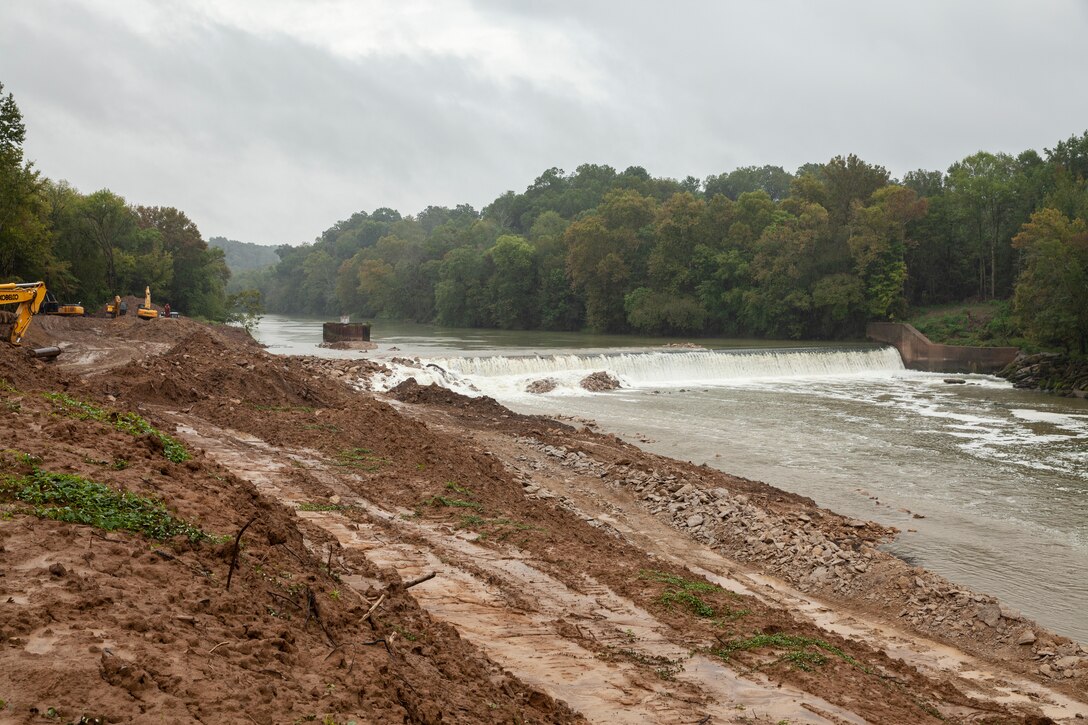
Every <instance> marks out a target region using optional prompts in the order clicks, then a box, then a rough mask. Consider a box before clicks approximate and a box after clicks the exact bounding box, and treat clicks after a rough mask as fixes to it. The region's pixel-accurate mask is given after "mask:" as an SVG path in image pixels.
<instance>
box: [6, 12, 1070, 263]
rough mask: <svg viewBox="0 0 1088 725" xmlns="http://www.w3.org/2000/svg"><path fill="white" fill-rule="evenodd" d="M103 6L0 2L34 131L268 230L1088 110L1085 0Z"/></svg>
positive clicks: (898, 151) (287, 233)
mask: <svg viewBox="0 0 1088 725" xmlns="http://www.w3.org/2000/svg"><path fill="white" fill-rule="evenodd" d="M130 5H132V6H133V8H135V9H137V10H139V9H140V8H143V7H145V6H144V5H143V4H142V3H140V2H135V1H134V2H132V3H130ZM103 7H104V6H102V5H99V4H97V3H96V1H95V0H84V2H62V1H61V0H39V1H35V2H31V1H30V0H14V1H13V2H10V3H4V4H3V5H0V81H2V82H3V83H4V84H5V86H6V90H8V91H11V92H13V93H14V94H15V96H16V100H17V101H18V102H19V104H20V107H21V108H22V110H23V113H24V116H25V117H26V121H27V126H28V141H27V153H28V156H29V157H30V158H32V159H34V160H35V161H36V163H37V164H38V167H39V168H40V169H41V170H42V171H43V172H44V173H46V174H47V175H49V176H51V177H53V178H66V179H68V180H70V181H71V182H72V183H73V184H74V185H76V186H77V187H78V188H80V189H81V190H83V191H91V190H94V189H97V188H102V187H109V188H111V189H113V190H114V191H117V192H118V193H121V194H123V195H125V197H126V198H128V199H129V200H130V201H132V202H136V203H146V204H166V205H171V206H177V207H179V208H181V209H183V210H185V211H186V212H187V213H188V214H189V215H190V216H191V217H192V218H193V219H194V220H195V221H196V222H197V223H198V224H199V225H200V228H201V230H202V231H203V232H204V233H205V234H207V235H214V234H224V235H226V236H230V237H234V238H237V239H243V240H247V241H257V242H262V243H281V242H289V243H298V242H301V241H306V240H310V239H312V238H314V237H315V236H316V235H317V234H319V233H320V232H321V231H322V230H323V229H325V228H327V227H328V226H330V225H331V224H332V223H334V222H335V221H336V220H338V219H342V218H346V217H347V216H349V215H350V214H351V213H353V212H355V211H358V210H360V209H373V208H375V207H377V206H393V207H396V208H399V209H400V210H401V211H402V212H405V213H409V212H414V211H418V210H419V209H421V208H422V207H423V206H425V205H427V204H431V203H435V204H455V203H459V202H465V201H467V202H469V203H472V204H474V205H476V206H477V207H479V206H482V205H484V204H486V203H487V202H489V201H490V200H492V199H493V198H495V197H496V196H497V195H498V194H500V193H501V192H502V191H504V190H505V189H507V188H515V189H520V188H524V186H526V185H528V184H529V183H530V182H531V181H532V180H533V178H535V177H536V176H537V175H538V174H539V173H540V172H541V171H542V170H544V169H546V168H548V167H551V166H559V167H562V168H566V169H568V170H571V169H573V168H574V167H575V166H577V165H578V164H580V163H584V162H592V163H607V164H611V165H613V166H616V167H617V168H620V169H622V168H624V167H626V166H628V165H632V164H638V165H642V166H645V167H646V168H647V169H649V170H650V171H651V173H654V174H658V175H669V176H676V177H683V176H686V175H687V174H693V175H696V176H699V177H702V176H706V175H707V174H710V173H720V172H722V171H727V170H730V169H732V168H734V167H736V166H740V165H748V164H764V163H775V164H781V165H783V166H785V167H786V168H787V169H793V168H795V167H796V166H798V165H800V164H801V163H804V162H808V161H825V160H827V159H828V158H830V157H831V156H833V155H835V154H839V153H849V152H854V153H858V154H859V155H861V156H862V157H863V158H865V159H866V160H869V161H871V162H874V163H881V164H884V165H885V166H887V167H888V168H889V169H890V170H891V171H892V172H893V173H894V174H902V173H904V172H906V171H908V170H910V169H913V168H918V167H923V168H946V167H947V166H948V165H949V164H950V163H952V162H953V161H955V160H957V159H959V158H961V157H963V156H964V155H966V154H969V153H972V152H974V151H977V150H979V149H987V150H991V151H1007V152H1011V153H1017V152H1019V151H1021V150H1024V149H1027V148H1035V149H1038V150H1040V151H1041V150H1042V148H1043V147H1044V146H1052V145H1053V144H1054V143H1055V142H1056V141H1058V140H1060V139H1062V138H1066V137H1068V136H1069V135H1071V134H1073V133H1080V132H1082V131H1084V130H1085V127H1086V126H1088V97H1086V96H1085V94H1083V93H1081V92H1080V86H1081V85H1082V78H1083V73H1084V71H1085V65H1086V63H1085V61H1084V60H1083V58H1082V52H1081V48H1080V46H1081V40H1082V38H1083V37H1085V30H1086V25H1088V14H1086V12H1085V6H1084V5H1083V4H1081V3H1079V2H1077V0H1068V1H1066V2H1059V1H1058V0H1055V1H1053V2H1039V3H1033V4H1032V5H1031V6H1030V7H1029V6H1027V5H1026V4H1022V3H1016V2H1011V1H1010V2H981V1H979V2H958V3H950V2H941V1H939V0H927V1H923V2H916V3H912V4H906V5H904V4H899V5H896V6H891V5H887V4H883V3H867V2H860V1H858V2H853V1H851V2H821V3H809V2H799V1H797V2H776V3H696V2H688V3H683V2H681V3H674V4H672V5H669V6H664V5H661V4H659V3H649V2H644V3H638V2H625V3H622V4H621V3H615V2H601V3H578V4H575V3H564V2H560V3H517V4H507V3H499V2H492V1H488V2H477V3H475V4H473V5H471V6H468V5H466V6H464V7H463V8H462V9H461V10H460V12H461V13H462V14H463V16H464V17H465V18H467V20H466V21H465V23H466V25H465V27H461V26H457V28H456V29H455V31H450V32H449V33H446V34H443V32H442V30H443V28H442V23H443V22H448V21H449V18H446V17H440V18H438V20H437V21H435V22H432V23H431V24H430V25H429V26H428V25H426V22H425V19H426V16H425V15H424V16H421V15H420V14H419V10H420V8H419V6H411V7H414V8H415V9H416V11H415V13H414V14H413V13H409V12H408V11H405V12H406V15H405V16H404V18H403V20H402V19H400V18H398V17H395V16H392V17H391V16H389V12H388V11H383V12H385V15H384V16H383V17H382V18H381V19H380V20H381V22H382V23H385V25H382V32H381V33H377V32H375V33H374V35H373V37H370V36H366V32H364V31H368V29H369V28H368V25H367V16H366V15H365V14H364V15H361V16H360V15H358V14H356V15H355V16H353V17H345V19H344V24H345V28H347V31H345V32H344V33H342V34H338V31H337V28H336V23H335V22H333V23H323V24H318V25H319V27H317V28H316V29H312V28H309V27H308V26H306V27H301V28H300V27H293V26H290V25H289V24H287V23H286V21H285V22H284V24H281V25H278V26H277V25H276V23H277V22H279V21H278V19H277V18H278V17H279V16H277V15H276V14H275V13H274V12H272V10H270V11H269V14H268V17H265V16H260V17H261V18H262V24H261V25H260V27H256V26H252V25H251V24H247V23H246V22H243V20H244V17H243V16H241V15H239V16H238V17H239V18H242V20H239V19H238V18H236V17H233V16H229V17H228V16H226V15H224V14H223V13H221V12H220V13H218V14H216V13H217V12H218V11H212V10H208V9H207V8H204V10H201V9H200V6H199V5H188V4H185V3H177V4H176V5H174V6H165V7H168V8H169V9H170V12H163V11H162V10H161V8H162V7H164V6H163V5H161V4H156V5H154V6H146V7H157V8H159V10H158V11H156V12H149V13H148V14H147V17H144V16H143V15H142V14H141V13H139V12H131V13H128V14H126V13H122V12H107V11H105V10H103ZM209 7H210V6H209ZM224 7H226V6H224ZM254 7H255V8H256V10H255V12H258V13H259V12H261V10H262V8H263V7H265V6H264V5H262V4H257V5H255V6H254ZM268 7H271V6H268ZM299 7H315V6H308V5H306V4H303V5H301V6H299ZM320 7H323V8H325V10H326V12H331V11H332V10H330V8H332V9H336V8H337V7H338V6H336V5H335V3H333V4H330V5H324V6H320ZM343 7H344V6H339V10H338V11H339V12H342V11H343ZM404 7H406V8H407V7H410V6H409V5H405V6H404ZM449 7H450V5H449V4H439V5H436V6H434V8H433V10H434V12H435V13H439V14H441V12H443V10H441V9H445V10H446V11H448V8H449ZM285 8H286V10H285ZM276 10H277V11H279V10H283V11H284V13H285V14H284V17H294V16H292V15H291V13H292V12H294V11H293V10H292V9H291V8H290V6H287V5H285V4H284V3H279V4H278V5H276ZM422 10H423V11H424V12H426V11H427V10H428V8H427V7H423V8H422ZM296 15H297V13H296ZM134 17H135V18H136V20H133V19H132V18H134ZM421 17H423V18H424V20H421ZM318 19H320V20H325V19H326V18H318ZM334 20H335V18H334ZM137 21H139V22H137ZM294 22H295V23H296V24H297V23H298V22H299V21H298V18H297V17H294ZM376 22H377V20H376ZM390 24H391V25H390ZM303 25H305V24H303ZM390 27H392V28H395V29H396V30H397V32H396V33H393V32H391V31H389V30H388V28H390ZM477 29H478V30H477ZM417 31H418V34H417V35H413V33H416V32H417ZM459 33H460V34H464V35H465V37H464V38H462V37H460V36H459V35H458V34H459ZM363 36H366V37H363ZM477 37H478V38H479V39H480V43H479V44H477V45H474V43H476V40H477ZM416 38H418V39H422V40H426V41H427V42H429V43H431V44H432V45H431V46H420V44H419V43H416V42H414V40H413V39H416ZM421 42H422V41H421ZM478 45H486V47H478Z"/></svg>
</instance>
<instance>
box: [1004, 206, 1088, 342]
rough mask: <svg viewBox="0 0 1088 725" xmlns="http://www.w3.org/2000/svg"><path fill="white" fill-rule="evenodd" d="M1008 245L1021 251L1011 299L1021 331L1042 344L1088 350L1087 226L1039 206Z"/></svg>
mask: <svg viewBox="0 0 1088 725" xmlns="http://www.w3.org/2000/svg"><path fill="white" fill-rule="evenodd" d="M1013 245H1014V246H1015V247H1016V248H1017V249H1020V250H1023V252H1024V263H1023V268H1022V270H1021V272H1020V276H1019V278H1018V279H1017V282H1016V293H1015V297H1014V300H1015V301H1014V305H1015V309H1016V314H1017V315H1018V316H1019V318H1020V320H1021V323H1022V324H1023V326H1024V330H1025V331H1026V332H1027V334H1028V335H1029V336H1030V337H1031V338H1032V339H1033V340H1035V341H1036V342H1039V343H1041V344H1043V345H1061V346H1062V347H1064V348H1065V349H1066V350H1069V349H1072V348H1074V347H1075V348H1076V349H1078V350H1079V351H1080V353H1081V354H1085V353H1088V224H1086V223H1085V220H1083V219H1075V220H1074V219H1070V218H1069V217H1067V216H1065V215H1064V214H1062V213H1061V212H1060V211H1058V210H1057V209H1041V210H1039V211H1037V212H1035V213H1034V214H1032V215H1031V219H1030V220H1029V221H1028V223H1026V224H1025V225H1024V226H1023V227H1022V228H1021V230H1020V233H1019V234H1017V235H1016V236H1015V237H1014V238H1013Z"/></svg>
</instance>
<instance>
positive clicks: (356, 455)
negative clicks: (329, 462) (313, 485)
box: [336, 448, 389, 472]
mask: <svg viewBox="0 0 1088 725" xmlns="http://www.w3.org/2000/svg"><path fill="white" fill-rule="evenodd" d="M386 463H389V459H388V458H382V457H381V456H377V455H375V454H374V451H372V450H370V449H369V448H345V449H344V450H342V451H340V452H339V453H337V454H336V465H338V466H350V467H352V468H361V469H363V470H364V471H369V472H373V471H377V470H378V469H379V468H381V466H382V464H386Z"/></svg>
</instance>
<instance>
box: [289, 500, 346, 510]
mask: <svg viewBox="0 0 1088 725" xmlns="http://www.w3.org/2000/svg"><path fill="white" fill-rule="evenodd" d="M348 508H349V507H348V506H342V505H341V504H337V503H315V502H312V501H304V502H303V503H300V504H299V505H298V510H299V511H346V510H347V509H348Z"/></svg>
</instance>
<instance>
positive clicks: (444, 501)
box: [423, 496, 484, 511]
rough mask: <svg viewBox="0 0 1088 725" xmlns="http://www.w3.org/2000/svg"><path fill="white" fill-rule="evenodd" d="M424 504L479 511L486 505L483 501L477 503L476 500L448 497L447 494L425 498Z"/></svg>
mask: <svg viewBox="0 0 1088 725" xmlns="http://www.w3.org/2000/svg"><path fill="white" fill-rule="evenodd" d="M423 505H425V506H434V507H436V508H441V507H443V506H452V507H454V508H464V509H476V510H477V511H481V510H483V507H484V505H483V504H482V503H476V502H475V501H463V500H461V499H459V498H447V497H445V496H431V497H430V498H428V499H424V500H423Z"/></svg>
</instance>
